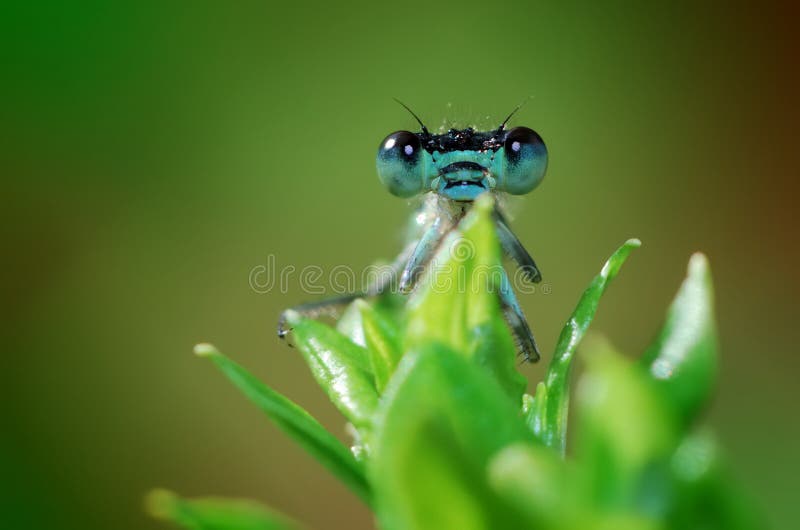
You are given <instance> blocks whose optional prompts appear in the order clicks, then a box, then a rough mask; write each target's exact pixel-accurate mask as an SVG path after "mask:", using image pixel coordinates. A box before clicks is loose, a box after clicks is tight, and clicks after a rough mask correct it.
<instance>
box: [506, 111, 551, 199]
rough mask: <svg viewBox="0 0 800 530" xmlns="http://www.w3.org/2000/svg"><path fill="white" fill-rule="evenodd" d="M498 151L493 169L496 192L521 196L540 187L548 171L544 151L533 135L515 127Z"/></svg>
mask: <svg viewBox="0 0 800 530" xmlns="http://www.w3.org/2000/svg"><path fill="white" fill-rule="evenodd" d="M499 151H502V153H500V152H498V156H497V157H496V158H495V166H496V167H494V168H493V169H495V171H494V172H495V175H496V178H497V187H498V188H499V189H501V190H503V191H505V192H508V193H511V194H512V195H523V194H525V193H528V192H529V191H531V190H532V189H534V188H535V187H536V186H538V185H539V183H540V182H541V181H542V178H544V173H545V171H546V170H547V148H546V147H545V145H544V142H543V141H542V138H541V137H540V136H539V135H538V134H536V131H534V130H533V129H528V128H527V127H514V128H513V129H511V130H510V131H508V132H507V133H506V137H505V139H504V140H503V147H502V148H501V149H500V150H499Z"/></svg>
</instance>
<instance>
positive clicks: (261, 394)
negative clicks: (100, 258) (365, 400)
mask: <svg viewBox="0 0 800 530" xmlns="http://www.w3.org/2000/svg"><path fill="white" fill-rule="evenodd" d="M195 353H196V354H197V355H199V356H201V357H208V358H210V359H211V360H212V361H213V362H214V364H215V365H216V366H217V367H218V368H219V369H220V370H221V371H222V373H224V374H225V375H226V376H227V377H228V379H230V381H231V382H232V383H233V384H234V385H235V386H236V387H237V388H239V390H241V391H242V392H243V393H244V394H245V395H246V396H247V397H248V398H249V399H250V400H251V401H253V403H255V404H256V405H257V406H258V408H260V409H261V410H262V411H263V412H264V413H265V414H266V415H267V416H268V417H269V418H270V419H271V420H272V421H274V422H275V424H276V425H277V426H278V427H280V428H281V429H282V430H283V431H284V432H286V433H287V434H288V435H289V436H291V437H292V438H294V439H295V440H296V441H297V442H298V443H299V444H300V445H301V446H303V448H305V449H306V450H307V451H308V452H309V453H311V455H312V456H314V458H316V459H317V460H319V462H320V463H321V464H322V465H324V466H325V467H327V468H328V469H329V470H330V471H331V472H332V473H333V474H334V475H336V476H337V477H339V479H341V481H342V482H344V483H345V485H347V486H348V487H349V488H350V489H351V490H352V491H353V492H355V494H356V495H358V496H359V497H360V498H361V499H362V500H363V501H364V502H366V503H367V504H369V503H370V489H369V484H368V483H367V480H366V477H365V475H364V470H363V468H362V467H361V465H360V464H359V463H358V462H357V461H356V460H355V458H354V457H353V455H352V454H350V451H348V450H347V448H346V447H345V446H344V445H342V443H341V442H340V441H339V440H337V439H336V438H335V437H334V436H333V435H332V434H331V433H329V432H328V431H327V430H325V428H324V427H323V426H322V425H320V423H319V422H318V421H317V420H315V419H314V418H313V417H312V416H311V415H310V414H309V413H308V412H306V411H305V410H303V409H302V408H301V407H300V406H298V405H296V404H295V403H293V402H292V401H291V400H289V399H288V398H286V397H284V396H282V395H281V394H279V393H278V392H276V391H274V390H272V389H271V388H269V387H268V386H267V385H265V384H264V383H262V382H261V381H259V380H258V379H256V378H255V377H253V376H252V375H251V374H250V373H248V372H247V370H245V369H244V368H242V367H241V366H239V365H238V364H236V363H235V362H233V361H232V360H230V359H228V358H227V357H226V356H224V355H222V354H221V353H219V352H218V351H217V349H216V348H214V346H211V345H210V344H198V345H197V346H195Z"/></svg>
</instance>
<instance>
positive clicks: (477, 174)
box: [278, 105, 547, 361]
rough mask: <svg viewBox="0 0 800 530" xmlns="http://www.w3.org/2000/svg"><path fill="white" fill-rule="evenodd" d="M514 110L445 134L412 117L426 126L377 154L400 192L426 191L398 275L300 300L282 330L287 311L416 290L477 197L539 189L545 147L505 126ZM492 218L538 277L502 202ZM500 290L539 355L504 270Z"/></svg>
mask: <svg viewBox="0 0 800 530" xmlns="http://www.w3.org/2000/svg"><path fill="white" fill-rule="evenodd" d="M403 106H405V105H403ZM518 108H519V107H518ZM406 109H408V107H406ZM409 111H410V109H409ZM515 112H516V110H515ZM411 114H412V115H414V113H413V112H412V113H411ZM513 114H514V113H513V112H512V113H511V115H513ZM511 115H509V117H508V118H506V119H505V121H503V123H502V124H501V125H500V126H499V127H498V128H497V129H495V130H492V131H486V132H482V131H476V130H475V129H473V128H471V127H468V128H466V129H450V130H449V131H446V132H444V133H442V134H432V133H431V132H429V131H428V129H427V128H426V127H425V125H424V124H423V123H422V121H420V120H419V118H417V116H416V115H414V117H415V118H416V119H417V121H418V122H419V124H420V126H421V128H422V130H421V131H420V132H419V133H412V132H409V131H398V132H395V133H392V134H390V135H389V136H387V137H386V138H385V139H384V140H383V142H381V144H380V147H379V148H378V155H377V159H376V167H377V170H378V177H379V178H380V180H381V182H382V183H383V184H384V185H385V186H386V188H387V189H388V190H389V192H390V193H392V194H393V195H396V196H398V197H406V198H408V197H414V196H421V195H424V196H425V201H424V203H423V206H422V208H421V209H420V210H419V211H417V212H416V213H415V214H414V217H413V222H412V226H413V227H414V233H413V236H412V239H411V241H410V243H409V244H408V245H407V247H406V249H405V250H404V251H403V252H402V253H401V254H400V255H399V256H398V257H397V259H396V260H395V261H394V270H395V273H396V274H395V275H393V277H396V276H398V275H399V282H395V281H394V279H392V278H390V279H388V280H387V279H385V278H384V279H382V280H381V281H380V282H378V283H376V285H373V286H371V287H370V288H368V290H367V292H366V293H353V294H351V295H345V296H340V297H337V298H334V299H330V300H323V301H320V302H312V303H309V304H303V305H301V306H297V307H295V308H293V309H292V310H291V311H286V312H284V313H283V314H282V315H281V318H280V320H279V322H278V334H279V336H281V337H283V336H285V335H286V333H287V332H288V329H289V328H287V315H289V314H304V315H307V316H321V315H324V314H332V313H335V311H336V309H337V308H339V307H342V306H344V305H346V304H347V303H349V302H350V301H352V300H353V299H355V298H357V297H359V296H372V295H378V294H381V293H383V292H386V291H387V290H388V289H390V288H391V287H393V286H397V287H399V290H400V292H402V293H407V292H409V291H411V290H412V289H413V288H414V286H415V285H416V283H417V280H418V279H419V277H420V275H421V273H422V272H423V271H424V270H425V267H426V266H428V264H429V263H430V262H431V259H432V258H433V256H434V254H435V253H436V250H437V249H438V248H439V246H440V245H441V244H442V242H443V241H444V240H445V238H446V236H447V235H448V234H449V233H450V232H451V231H452V230H453V229H454V228H455V227H456V226H457V225H458V222H459V221H460V220H461V218H463V216H464V215H465V214H466V212H467V211H468V210H469V208H471V207H472V204H473V202H474V201H475V199H476V198H477V197H478V196H479V195H481V194H483V193H491V194H495V195H496V194H503V193H508V194H511V195H523V194H526V193H528V192H530V191H531V190H533V189H534V188H536V186H538V185H539V183H540V182H541V181H542V178H543V177H544V174H545V171H546V169H547V148H546V147H545V145H544V142H543V141H542V139H541V137H540V136H539V135H538V134H537V133H536V132H534V131H533V130H532V129H529V128H527V127H514V128H513V129H509V130H506V128H505V125H506V123H507V122H508V120H509V119H510V118H511ZM495 204H497V201H496V202H495ZM494 220H495V227H496V229H497V233H498V237H499V239H500V243H501V245H502V247H503V250H504V251H505V253H506V254H508V255H509V256H510V257H511V258H512V259H513V260H514V261H516V262H517V264H518V265H519V267H520V268H521V269H522V271H523V273H524V277H525V278H526V279H527V280H528V281H532V282H539V281H541V274H540V273H539V269H538V268H537V266H536V263H535V262H534V261H533V258H532V257H531V256H530V254H529V253H528V251H527V250H525V247H524V246H523V245H522V243H521V242H520V241H519V239H518V238H517V237H516V236H515V235H514V233H513V232H512V231H511V228H510V227H509V226H508V222H507V221H506V218H505V216H504V215H503V213H502V212H501V211H500V209H499V208H498V209H496V210H495V212H494ZM498 296H499V298H500V302H501V304H502V306H503V311H504V314H505V317H506V320H507V322H508V324H509V326H510V328H511V330H512V331H513V332H514V335H515V337H516V338H517V342H518V345H519V349H520V354H521V355H523V356H524V357H525V359H526V360H531V361H535V360H538V359H539V350H538V348H537V346H536V341H535V340H534V338H533V333H532V332H531V330H530V328H529V326H528V323H527V320H526V319H525V316H524V315H523V313H522V309H521V308H520V305H519V303H518V301H517V298H516V295H515V294H514V291H513V289H512V288H511V282H510V281H509V279H508V275H507V274H506V273H505V271H503V277H502V279H501V282H500V285H499V292H498Z"/></svg>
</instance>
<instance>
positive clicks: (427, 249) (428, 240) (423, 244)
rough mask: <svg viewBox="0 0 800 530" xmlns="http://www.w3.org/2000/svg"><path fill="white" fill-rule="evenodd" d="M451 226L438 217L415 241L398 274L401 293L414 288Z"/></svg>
mask: <svg viewBox="0 0 800 530" xmlns="http://www.w3.org/2000/svg"><path fill="white" fill-rule="evenodd" d="M452 227H453V225H452V224H451V223H448V222H445V221H443V220H442V218H441V217H440V218H438V219H436V220H435V221H434V222H433V223H432V224H431V226H429V227H428V228H427V229H426V230H425V232H423V234H422V237H421V238H420V240H419V243H417V245H416V247H415V248H414V251H413V252H412V253H411V256H410V257H409V259H408V262H407V263H406V264H405V267H404V268H403V273H402V274H401V275H400V292H401V293H409V292H410V291H411V290H412V289H413V288H414V285H415V284H416V283H417V280H418V279H419V276H420V274H422V271H423V270H424V269H425V265H427V264H428V262H429V261H430V260H431V258H433V255H434V253H435V252H436V249H437V248H438V247H439V244H440V243H441V242H442V239H444V236H445V235H447V233H448V232H449V231H450V229H451V228H452Z"/></svg>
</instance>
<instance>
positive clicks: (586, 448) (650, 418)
mask: <svg viewBox="0 0 800 530" xmlns="http://www.w3.org/2000/svg"><path fill="white" fill-rule="evenodd" d="M592 339H593V340H592V341H588V340H587V341H586V342H587V344H586V345H585V347H584V349H585V351H584V354H583V355H582V356H581V358H582V359H584V360H585V363H586V370H585V371H584V373H583V374H582V376H581V379H580V380H579V382H578V388H577V392H576V397H577V399H576V405H577V407H576V414H575V418H576V422H577V424H576V429H575V458H576V460H577V461H578V462H579V463H580V464H581V465H582V467H583V474H584V476H585V480H584V481H583V484H582V488H584V489H585V493H584V494H585V496H586V497H587V498H588V499H589V500H590V501H591V503H592V504H593V505H595V506H596V507H598V508H599V509H602V510H619V511H626V510H627V511H631V512H634V513H641V514H642V515H648V516H652V517H657V518H659V517H662V516H663V514H664V511H665V506H664V503H667V502H669V481H668V480H667V476H668V462H669V458H670V455H671V454H672V451H673V449H674V447H675V446H676V445H677V443H678V439H679V438H678V428H677V420H676V418H675V416H674V414H673V413H672V411H671V410H670V409H669V408H668V407H667V406H666V405H665V404H664V403H663V401H662V399H661V397H660V396H659V395H658V393H657V392H656V391H655V389H654V388H653V385H652V384H651V383H650V381H648V379H647V377H646V376H645V374H643V373H642V371H641V370H640V369H639V368H638V366H636V365H635V363H634V362H633V361H630V360H628V359H626V358H624V357H622V356H621V355H619V354H618V353H617V352H616V351H614V350H613V349H612V348H611V346H610V345H609V344H608V343H607V342H606V341H604V340H601V339H599V338H597V337H592Z"/></svg>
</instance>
